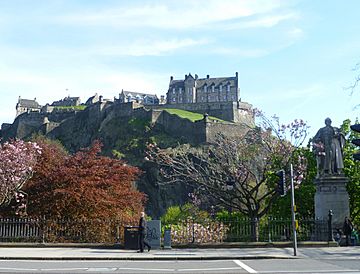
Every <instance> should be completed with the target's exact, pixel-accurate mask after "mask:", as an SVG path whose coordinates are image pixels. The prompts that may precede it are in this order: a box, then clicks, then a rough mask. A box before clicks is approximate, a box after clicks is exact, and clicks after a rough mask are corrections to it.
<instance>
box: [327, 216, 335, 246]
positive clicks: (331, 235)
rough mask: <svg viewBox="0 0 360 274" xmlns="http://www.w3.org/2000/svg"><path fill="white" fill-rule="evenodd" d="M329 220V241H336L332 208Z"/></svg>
mask: <svg viewBox="0 0 360 274" xmlns="http://www.w3.org/2000/svg"><path fill="white" fill-rule="evenodd" d="M328 216H329V220H328V229H329V234H328V241H329V242H334V241H335V240H334V235H333V227H332V216H333V212H332V210H331V209H330V210H329V215H328Z"/></svg>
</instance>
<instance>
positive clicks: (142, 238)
mask: <svg viewBox="0 0 360 274" xmlns="http://www.w3.org/2000/svg"><path fill="white" fill-rule="evenodd" d="M145 234H146V219H145V213H144V212H141V213H140V220H139V249H140V250H139V251H138V252H140V253H142V252H144V246H146V247H147V249H148V252H150V250H151V246H150V245H149V243H148V242H147V241H146V240H145Z"/></svg>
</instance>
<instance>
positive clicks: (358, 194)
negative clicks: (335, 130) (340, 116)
mask: <svg viewBox="0 0 360 274" xmlns="http://www.w3.org/2000/svg"><path fill="white" fill-rule="evenodd" d="M355 123H358V121H355ZM350 125H351V121H350V120H349V119H347V120H345V121H344V122H343V124H342V125H341V131H342V132H343V133H344V134H345V136H347V142H346V143H345V148H344V157H343V158H344V173H345V175H346V177H348V178H349V183H348V184H347V191H348V193H349V198H350V215H351V218H352V221H353V223H354V224H355V225H356V226H358V227H360V163H359V162H358V161H355V160H354V159H353V154H354V153H355V152H356V150H357V149H358V147H356V146H355V145H354V144H352V143H351V141H352V140H353V139H358V138H360V134H359V133H357V132H354V131H351V129H350Z"/></svg>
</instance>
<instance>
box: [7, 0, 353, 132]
mask: <svg viewBox="0 0 360 274" xmlns="http://www.w3.org/2000/svg"><path fill="white" fill-rule="evenodd" d="M359 10H360V1H358V0H347V1H342V0H323V1H321V0H318V1H313V0H304V1H302V0H288V1H284V0H188V1H187V0H182V1H176V0H173V1H172V0H163V1H162V0H158V1H157V0H152V1H144V0H133V1H126V0H114V1H111V0H97V1H95V0H73V1H67V0H63V1H61V0H51V1H48V0H43V1H42V0H32V1H27V0H23V1H21V0H11V1H7V0H0V96H1V98H0V109H1V111H0V123H12V122H13V120H14V118H15V106H16V103H17V101H18V98H19V96H21V98H23V99H34V98H36V100H37V101H38V102H39V103H40V104H41V105H45V104H46V103H52V102H53V101H56V100H60V99H63V98H64V97H66V96H68V95H70V96H74V97H77V96H79V97H80V98H81V101H82V102H85V101H86V99H87V98H89V97H91V96H93V95H94V94H95V93H98V94H100V95H103V96H104V98H114V96H115V97H118V96H119V93H121V90H122V89H124V90H130V91H135V92H146V93H152V94H157V95H158V96H160V95H164V94H165V93H166V91H167V89H168V85H169V80H170V76H174V79H184V76H185V74H188V73H191V74H192V75H195V74H198V75H199V77H200V78H205V77H206V75H207V74H209V75H210V77H226V76H235V72H238V73H239V86H240V96H241V100H242V101H243V102H248V103H250V104H252V105H253V107H254V108H258V109H261V110H262V111H263V112H264V113H265V114H266V115H267V116H272V115H274V114H275V115H277V116H278V117H280V121H281V122H282V123H288V122H291V121H292V120H294V119H303V120H305V121H306V122H307V124H308V125H309V126H310V131H309V136H313V135H314V134H315V133H316V131H317V130H318V129H319V128H320V127H323V126H324V120H325V118H326V117H330V118H331V119H332V121H333V126H340V125H341V123H342V122H343V120H345V119H348V118H349V119H351V120H352V121H355V119H356V118H357V117H358V116H359V110H360V108H356V105H357V104H359V103H360V88H358V89H355V90H353V93H352V95H351V90H349V89H347V87H349V86H351V85H352V84H353V82H354V79H355V78H356V76H357V75H358V74H360V69H359V70H356V67H357V64H358V63H359V62H360V54H359V53H360V35H359V33H360V17H359Z"/></svg>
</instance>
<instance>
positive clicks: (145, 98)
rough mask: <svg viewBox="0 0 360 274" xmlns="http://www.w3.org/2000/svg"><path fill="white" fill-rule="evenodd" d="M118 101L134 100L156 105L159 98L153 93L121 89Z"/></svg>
mask: <svg viewBox="0 0 360 274" xmlns="http://www.w3.org/2000/svg"><path fill="white" fill-rule="evenodd" d="M119 102H120V103H130V102H136V103H140V104H143V105H158V104H159V98H158V97H157V96H156V95H155V94H147V93H139V92H132V91H125V90H121V93H120V94H119Z"/></svg>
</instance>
